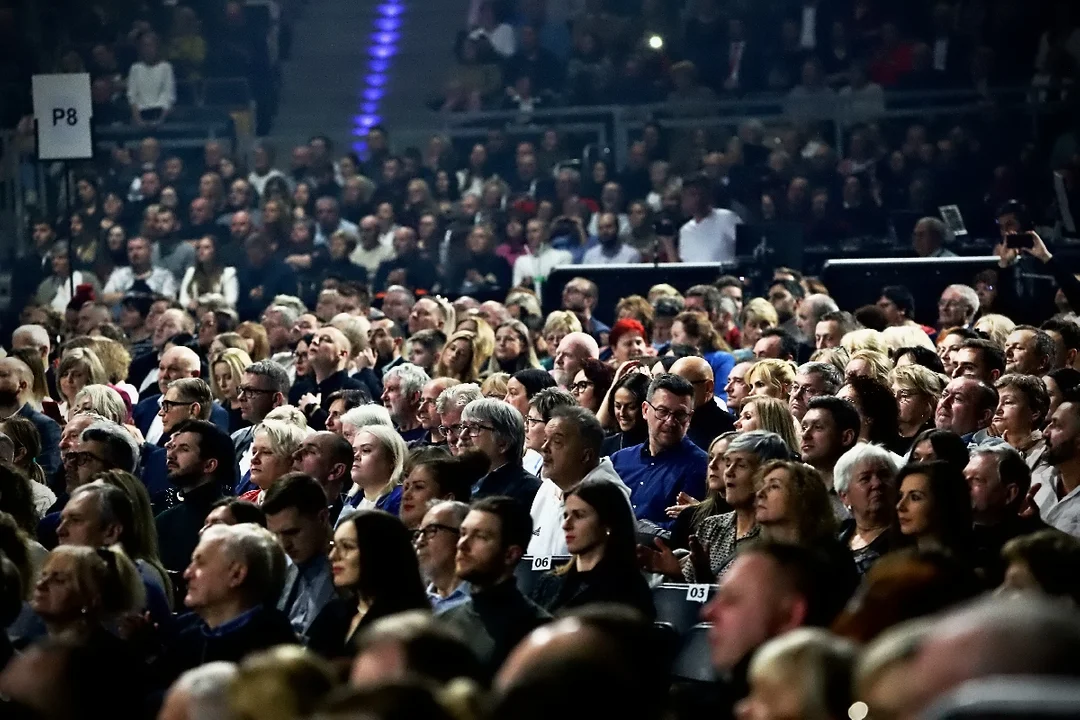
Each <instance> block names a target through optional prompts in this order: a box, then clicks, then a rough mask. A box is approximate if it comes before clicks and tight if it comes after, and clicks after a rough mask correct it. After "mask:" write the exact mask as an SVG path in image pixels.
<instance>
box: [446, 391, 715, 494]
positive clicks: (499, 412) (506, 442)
mask: <svg viewBox="0 0 1080 720" xmlns="http://www.w3.org/2000/svg"><path fill="white" fill-rule="evenodd" d="M458 447H459V448H461V449H467V448H475V449H476V450H479V451H480V452H482V453H484V455H486V456H487V459H488V462H490V463H491V470H489V471H488V474H487V475H485V476H484V477H482V478H480V480H479V481H477V483H476V484H475V485H474V486H473V491H472V495H473V498H475V499H477V500H479V499H481V498H486V497H491V496H493V495H506V496H508V497H511V498H513V499H515V500H517V501H518V502H520V503H521V504H522V505H523V506H524V507H525V509H526V511H527V510H528V509H529V508H531V507H532V502H533V498H535V497H536V491H537V490H539V489H540V478H538V477H536V476H535V475H533V474H532V473H530V472H529V471H528V470H526V469H525V468H524V467H523V466H522V455H523V453H524V452H525V420H524V418H522V417H521V413H519V412H518V411H517V408H515V407H513V406H512V405H509V404H507V403H505V402H503V401H502V400H493V399H492V398H481V399H479V400H473V401H472V402H471V403H469V404H468V405H466V406H465V410H464V411H462V413H461V435H460V437H459V438H458ZM702 477H704V472H703V474H702Z"/></svg>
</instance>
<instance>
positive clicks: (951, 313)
mask: <svg viewBox="0 0 1080 720" xmlns="http://www.w3.org/2000/svg"><path fill="white" fill-rule="evenodd" d="M978 313H979V295H978V294H977V293H976V292H975V290H973V289H972V288H971V287H969V286H967V285H959V284H957V285H950V286H949V287H947V288H945V290H944V291H943V292H942V293H941V299H940V300H938V328H939V329H941V330H944V329H946V328H951V327H968V326H970V325H971V323H973V322H974V321H975V316H976V315H977V314H978Z"/></svg>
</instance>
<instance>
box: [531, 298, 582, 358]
mask: <svg viewBox="0 0 1080 720" xmlns="http://www.w3.org/2000/svg"><path fill="white" fill-rule="evenodd" d="M575 332H581V321H580V320H578V317H577V315H575V314H574V313H572V312H570V311H569V310H555V311H553V312H550V313H548V316H547V320H545V321H544V329H543V331H541V337H542V338H543V341H544V346H545V350H546V353H547V354H546V357H544V360H543V362H542V363H541V364H542V365H543V367H544V369H545V370H550V369H551V368H552V367H554V365H555V350H556V349H557V348H558V347H559V343H561V342H562V339H563V338H564V337H566V336H567V335H569V334H570V333H575Z"/></svg>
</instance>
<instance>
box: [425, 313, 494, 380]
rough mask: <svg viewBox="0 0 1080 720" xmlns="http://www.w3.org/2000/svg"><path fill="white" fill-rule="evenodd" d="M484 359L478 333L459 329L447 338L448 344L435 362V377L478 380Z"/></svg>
mask: <svg viewBox="0 0 1080 720" xmlns="http://www.w3.org/2000/svg"><path fill="white" fill-rule="evenodd" d="M485 324H486V323H485ZM483 359H484V358H483V356H482V355H481V354H480V351H479V349H478V348H477V339H476V333H473V332H469V331H468V330H459V331H457V332H456V333H454V334H453V335H451V336H450V337H448V338H447V339H446V345H444V346H443V349H442V352H441V353H439V360H438V362H436V363H435V372H434V375H433V377H448V378H453V379H455V380H459V381H461V382H463V383H471V382H477V380H478V378H479V377H480V368H481V367H482V366H483Z"/></svg>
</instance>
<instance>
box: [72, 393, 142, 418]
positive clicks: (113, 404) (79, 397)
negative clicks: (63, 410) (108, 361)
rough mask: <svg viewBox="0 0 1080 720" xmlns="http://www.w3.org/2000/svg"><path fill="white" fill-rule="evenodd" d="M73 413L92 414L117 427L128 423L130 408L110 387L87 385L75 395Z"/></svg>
mask: <svg viewBox="0 0 1080 720" xmlns="http://www.w3.org/2000/svg"><path fill="white" fill-rule="evenodd" d="M71 411H72V412H73V413H75V412H92V413H97V414H98V415H101V416H102V417H103V418H105V419H106V420H112V421H113V422H114V423H116V424H117V425H126V424H127V423H128V415H129V412H128V408H127V405H125V404H124V398H123V397H121V395H120V393H119V392H117V391H116V390H114V389H113V388H111V387H109V386H108V385H87V386H86V387H84V388H83V389H82V390H80V391H79V392H77V393H76V394H75V402H74V404H72V406H71Z"/></svg>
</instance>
